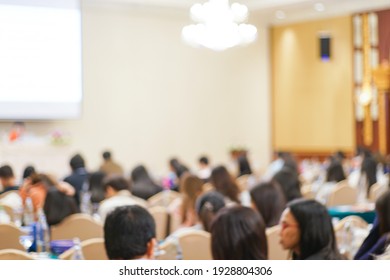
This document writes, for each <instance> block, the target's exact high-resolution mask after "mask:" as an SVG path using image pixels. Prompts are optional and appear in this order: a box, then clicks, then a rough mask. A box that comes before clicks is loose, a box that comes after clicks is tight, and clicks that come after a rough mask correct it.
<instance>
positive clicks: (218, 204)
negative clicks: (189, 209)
mask: <svg viewBox="0 0 390 280" xmlns="http://www.w3.org/2000/svg"><path fill="white" fill-rule="evenodd" d="M223 207H225V200H224V198H223V195H222V194H220V193H218V192H216V191H210V192H207V193H205V194H203V195H201V196H199V197H198V199H197V200H196V203H195V210H196V214H197V215H198V218H199V220H200V222H201V223H202V225H203V229H204V230H205V231H210V227H211V222H212V220H213V218H214V216H215V214H217V212H218V211H219V210H220V209H222V208H223Z"/></svg>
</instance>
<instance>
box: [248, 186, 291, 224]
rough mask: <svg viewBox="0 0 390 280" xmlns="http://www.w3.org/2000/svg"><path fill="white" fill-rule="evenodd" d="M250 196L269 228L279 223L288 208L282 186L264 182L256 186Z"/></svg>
mask: <svg viewBox="0 0 390 280" xmlns="http://www.w3.org/2000/svg"><path fill="white" fill-rule="evenodd" d="M250 195H251V198H252V202H253V203H254V204H255V206H256V209H257V211H259V212H260V214H261V216H262V217H263V219H264V222H265V225H266V226H267V227H272V226H275V225H277V224H278V223H279V219H280V216H281V215H282V212H283V210H284V208H286V198H285V197H284V194H283V192H282V190H281V189H280V186H279V185H278V184H277V183H275V182H273V181H270V182H263V183H260V184H258V185H256V186H255V187H254V188H253V189H252V190H251V191H250Z"/></svg>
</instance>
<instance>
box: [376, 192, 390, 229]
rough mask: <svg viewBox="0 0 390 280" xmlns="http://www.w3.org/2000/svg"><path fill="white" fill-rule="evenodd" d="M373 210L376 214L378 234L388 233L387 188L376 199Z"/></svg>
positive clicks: (388, 207)
mask: <svg viewBox="0 0 390 280" xmlns="http://www.w3.org/2000/svg"><path fill="white" fill-rule="evenodd" d="M375 210H376V212H377V215H378V221H379V233H380V235H381V236H382V235H383V234H385V233H390V190H387V191H386V192H385V193H383V194H382V195H381V196H380V197H379V198H378V199H377V201H376V202H375Z"/></svg>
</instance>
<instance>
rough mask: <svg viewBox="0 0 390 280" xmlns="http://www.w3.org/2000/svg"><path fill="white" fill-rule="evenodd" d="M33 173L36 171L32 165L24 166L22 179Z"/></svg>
mask: <svg viewBox="0 0 390 280" xmlns="http://www.w3.org/2000/svg"><path fill="white" fill-rule="evenodd" d="M35 173H36V171H35V168H34V166H32V165H29V166H26V168H25V169H24V170H23V179H26V178H28V177H30V176H31V175H32V174H35Z"/></svg>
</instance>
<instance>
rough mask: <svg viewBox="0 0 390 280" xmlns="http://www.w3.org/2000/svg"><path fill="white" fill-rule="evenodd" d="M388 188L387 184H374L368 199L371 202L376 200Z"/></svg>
mask: <svg viewBox="0 0 390 280" xmlns="http://www.w3.org/2000/svg"><path fill="white" fill-rule="evenodd" d="M388 189H389V188H388V187H387V186H385V185H380V184H379V183H375V184H373V185H372V186H371V188H370V191H369V193H368V200H369V201H370V202H375V201H376V200H377V199H378V198H379V197H380V196H381V195H382V194H383V193H384V192H386V190H388Z"/></svg>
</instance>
